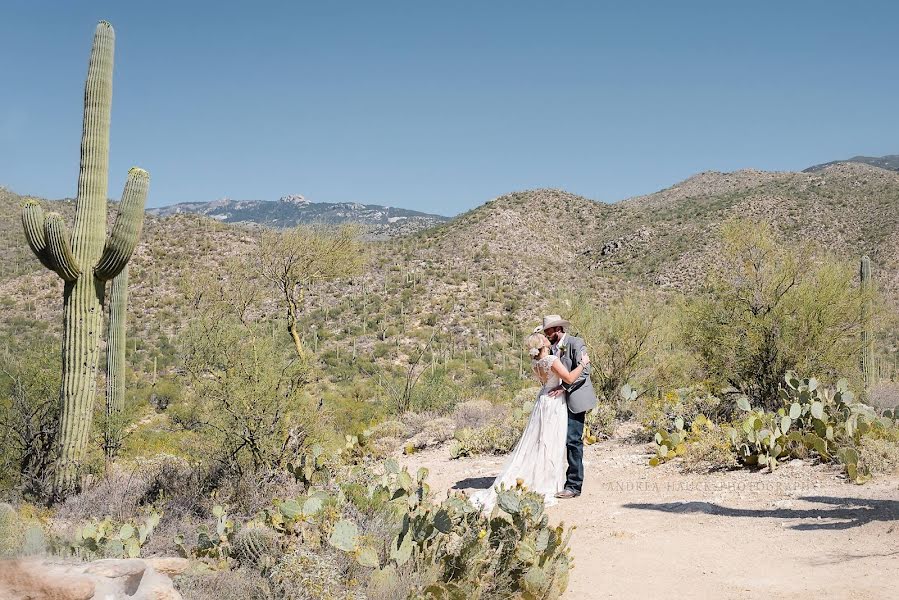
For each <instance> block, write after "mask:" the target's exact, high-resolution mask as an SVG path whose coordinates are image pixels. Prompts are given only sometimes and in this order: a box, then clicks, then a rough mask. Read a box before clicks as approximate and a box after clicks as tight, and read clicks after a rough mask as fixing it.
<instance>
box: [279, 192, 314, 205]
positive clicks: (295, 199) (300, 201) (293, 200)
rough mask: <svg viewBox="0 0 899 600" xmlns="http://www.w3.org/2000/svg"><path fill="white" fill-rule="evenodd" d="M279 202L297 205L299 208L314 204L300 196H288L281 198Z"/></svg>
mask: <svg viewBox="0 0 899 600" xmlns="http://www.w3.org/2000/svg"><path fill="white" fill-rule="evenodd" d="M278 202H283V203H285V204H296V205H298V206H305V205H307V204H312V202H310V201H309V200H306V197H305V196H302V195H300V194H288V195H286V196H281V198H279V199H278Z"/></svg>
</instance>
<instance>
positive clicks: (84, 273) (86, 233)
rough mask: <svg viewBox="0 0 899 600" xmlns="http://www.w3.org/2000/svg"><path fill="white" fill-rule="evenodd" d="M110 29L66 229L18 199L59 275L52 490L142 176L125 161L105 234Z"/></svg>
mask: <svg viewBox="0 0 899 600" xmlns="http://www.w3.org/2000/svg"><path fill="white" fill-rule="evenodd" d="M114 45H115V33H114V32H113V29H112V26H111V25H110V24H109V23H107V22H106V21H101V22H100V23H98V24H97V29H96V31H95V33H94V42H93V48H92V49H91V57H90V63H89V64H88V72H87V82H86V83H85V86H84V125H83V129H82V134H81V170H80V173H79V175H78V197H77V199H76V204H75V225H74V229H73V233H72V235H71V236H70V235H69V234H68V232H67V231H66V226H65V222H64V221H63V219H62V217H61V216H60V215H59V214H56V213H50V214H48V215H46V216H44V213H43V210H42V209H41V206H40V204H38V203H37V202H34V201H29V202H26V203H25V206H24V208H23V212H22V223H23V225H24V227H25V237H26V238H27V240H28V244H29V246H31V249H32V251H34V254H35V255H36V256H37V258H38V260H40V261H41V263H42V264H43V265H44V266H45V267H47V268H48V269H50V270H51V271H54V272H56V273H57V274H58V275H59V276H60V277H61V278H62V279H63V281H64V282H65V286H64V291H63V341H62V386H61V390H60V402H61V405H62V413H61V416H60V428H59V441H58V446H59V450H58V451H59V456H58V459H57V464H56V468H55V473H54V485H53V487H54V494H55V495H57V496H61V495H64V494H65V493H66V492H67V491H69V490H71V489H72V488H73V487H74V486H75V483H76V477H77V470H78V467H79V465H80V463H81V462H82V460H83V458H84V455H85V450H86V448H87V443H88V436H89V434H90V428H91V420H92V415H93V408H94V398H95V396H96V392H97V367H98V356H99V342H100V331H101V328H102V325H103V303H104V295H105V288H106V282H107V281H109V280H110V279H113V278H114V277H115V276H116V275H118V274H119V273H120V272H121V271H122V269H124V268H125V266H126V265H127V264H128V260H129V259H130V258H131V253H132V252H133V251H134V248H135V246H136V245H137V241H138V238H139V237H140V230H141V227H142V226H143V219H144V203H145V201H146V197H147V189H148V187H149V182H150V177H149V175H148V174H147V172H146V171H144V170H142V169H138V168H136V167H135V168H132V169H131V170H130V171H128V181H127V183H126V184H125V191H124V192H123V193H122V201H121V204H120V206H119V214H118V217H117V218H116V222H115V224H114V225H113V227H112V231H111V232H110V234H109V236H108V237H107V235H106V203H107V189H108V184H109V181H108V169H109V119H110V108H111V105H112V65H113V51H114Z"/></svg>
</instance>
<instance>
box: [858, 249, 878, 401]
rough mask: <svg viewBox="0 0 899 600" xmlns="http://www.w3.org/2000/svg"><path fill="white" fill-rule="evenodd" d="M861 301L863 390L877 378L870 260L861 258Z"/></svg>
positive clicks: (859, 272) (859, 273) (859, 271)
mask: <svg viewBox="0 0 899 600" xmlns="http://www.w3.org/2000/svg"><path fill="white" fill-rule="evenodd" d="M858 275H859V281H860V288H861V292H862V294H863V299H862V300H863V301H862V323H861V325H862V340H861V341H862V344H861V345H862V355H861V361H860V364H861V369H862V376H863V377H864V380H865V389H868V388H869V387H871V385H873V384H874V383H875V382H874V379H875V377H876V376H877V374H876V372H875V365H874V331H873V327H872V325H871V313H872V305H871V259H869V258H868V257H867V256H863V257H862V260H861V265H860V266H859V270H858Z"/></svg>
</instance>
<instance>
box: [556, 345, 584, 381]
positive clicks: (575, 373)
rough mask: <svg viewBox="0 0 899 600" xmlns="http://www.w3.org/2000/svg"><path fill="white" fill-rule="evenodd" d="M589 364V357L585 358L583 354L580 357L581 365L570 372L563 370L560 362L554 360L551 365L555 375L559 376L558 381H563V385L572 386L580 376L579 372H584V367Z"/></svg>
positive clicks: (563, 367)
mask: <svg viewBox="0 0 899 600" xmlns="http://www.w3.org/2000/svg"><path fill="white" fill-rule="evenodd" d="M589 364H590V357H589V356H587V353H586V352H585V353H584V354H583V355H582V356H581V364H579V365H578V366H576V367H575V368H573V369H571V370H570V371H569V370H568V369H566V368H565V365H563V364H562V361H561V360H554V361H553V365H552V370H553V372H555V374H556V375H558V376H559V379H561V380H562V381H564V382H565V383H568V384H572V383H574V382H575V381H576V380H577V378H578V377H580V375H581V371H583V370H584V367H585V366H587V365H589Z"/></svg>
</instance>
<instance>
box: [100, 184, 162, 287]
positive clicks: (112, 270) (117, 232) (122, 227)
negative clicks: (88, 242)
mask: <svg viewBox="0 0 899 600" xmlns="http://www.w3.org/2000/svg"><path fill="white" fill-rule="evenodd" d="M149 187H150V175H149V174H148V173H147V172H146V171H144V170H143V169H139V168H137V167H132V168H131V170H129V171H128V181H127V182H126V183H125V191H124V192H122V201H121V203H120V204H119V214H118V216H117V217H116V220H115V225H113V226H112V233H110V235H109V239H108V240H107V241H106V246H105V247H104V248H103V255H102V256H101V257H100V262H98V263H97V266H96V267H95V268H94V274H95V275H96V276H97V278H98V279H100V280H102V281H109V280H110V279H113V278H114V277H115V276H116V275H118V274H119V273H121V272H122V269H124V268H125V265H127V264H128V261H129V260H130V259H131V254H132V253H133V252H134V248H135V247H136V246H137V242H138V240H139V239H140V232H141V228H142V227H143V224H144V204H145V203H146V201H147V191H148V189H149Z"/></svg>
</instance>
